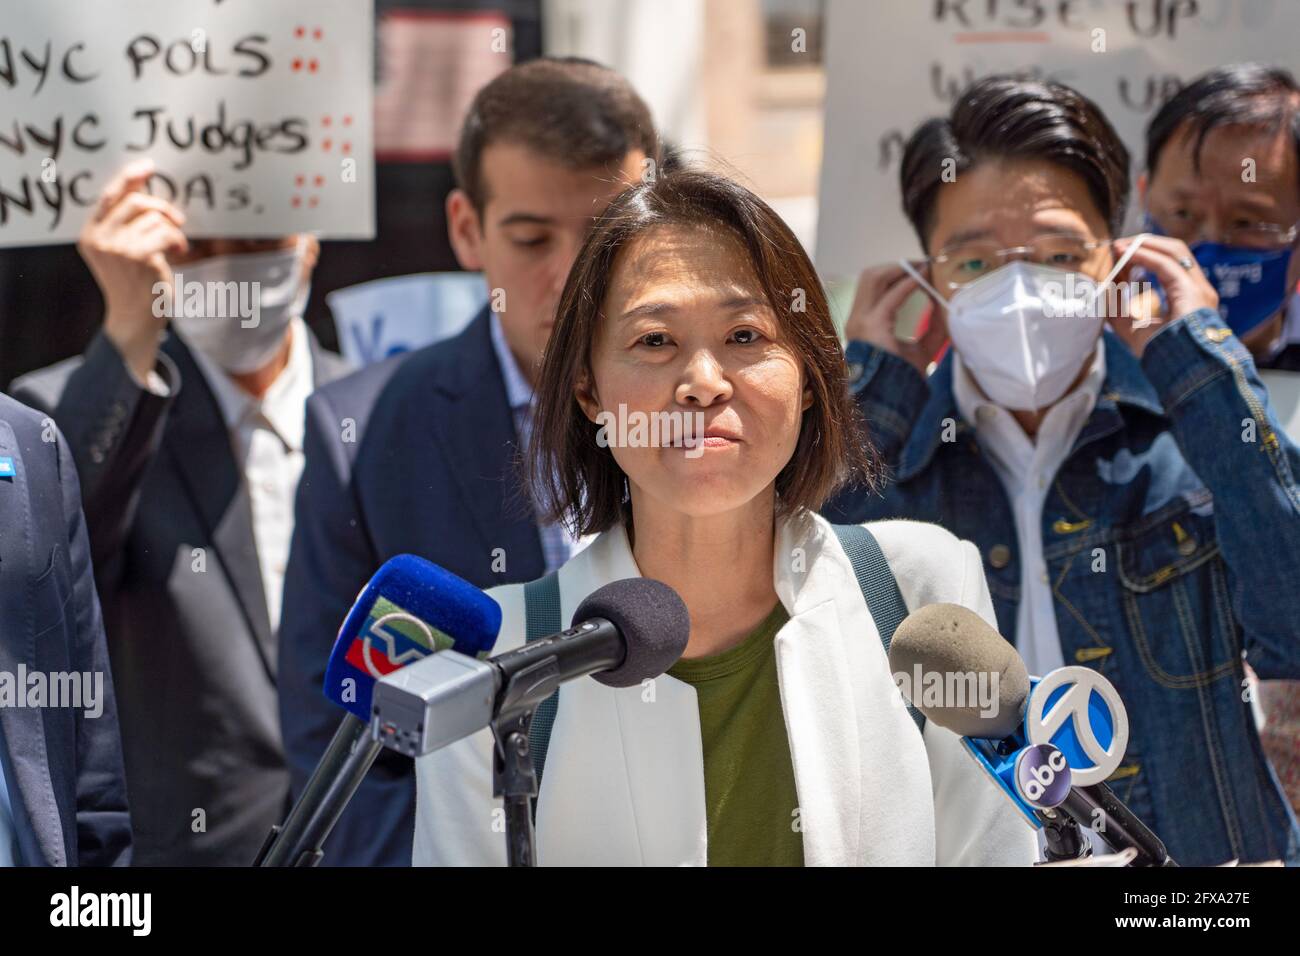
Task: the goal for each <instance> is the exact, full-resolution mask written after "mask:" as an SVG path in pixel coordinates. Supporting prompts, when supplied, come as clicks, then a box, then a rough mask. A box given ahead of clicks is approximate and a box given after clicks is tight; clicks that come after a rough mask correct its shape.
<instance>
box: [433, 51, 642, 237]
mask: <svg viewBox="0 0 1300 956" xmlns="http://www.w3.org/2000/svg"><path fill="white" fill-rule="evenodd" d="M498 142H510V143H518V144H519V145H522V146H525V147H527V148H528V149H530V150H532V151H533V152H535V153H538V154H539V155H541V156H545V157H546V158H548V159H553V160H557V161H559V162H562V163H564V164H565V165H566V166H569V167H571V168H573V169H591V168H594V167H598V166H603V165H606V164H609V163H618V162H620V161H622V159H623V157H625V156H626V155H627V154H628V153H630V152H632V151H633V150H634V149H640V150H641V151H642V152H644V153H645V154H646V156H647V157H649V158H651V159H653V160H655V161H656V162H657V161H658V159H659V138H658V135H657V134H656V133H655V128H654V120H653V119H652V118H651V116H650V109H649V107H647V106H646V104H645V102H644V101H643V100H642V99H641V97H639V96H638V95H637V93H636V91H635V90H633V89H632V85H631V84H630V83H628V81H627V80H625V79H624V78H623V77H622V76H620V75H619V74H618V73H615V72H614V71H613V70H611V69H609V68H607V67H604V66H601V65H600V64H599V63H595V62H593V61H591V60H585V59H582V58H580V57H562V58H560V57H543V58H541V59H536V60H529V61H528V62H526V63H521V64H520V65H518V66H514V67H511V68H510V69H508V70H506V71H505V72H504V73H502V74H501V75H500V76H498V77H496V78H495V79H494V80H492V82H490V83H488V84H487V86H485V87H483V88H482V89H481V90H479V91H478V94H477V95H476V96H475V97H474V102H473V103H472V104H470V108H469V113H468V114H467V115H466V116H465V122H464V124H463V125H462V126H461V131H460V142H459V143H458V144H457V146H456V155H455V157H454V158H453V160H452V166H453V169H454V170H455V173H456V182H457V184H458V185H459V186H460V188H461V189H463V190H464V191H465V192H466V193H467V194H468V195H469V198H470V201H471V202H472V203H473V204H474V208H475V209H477V210H478V211H479V212H480V213H481V212H482V211H483V207H484V206H485V205H486V204H487V198H488V197H487V193H486V188H485V184H484V182H483V175H482V173H483V171H482V168H481V164H482V158H483V150H484V149H486V148H487V147H488V146H489V145H490V144H492V143H498Z"/></svg>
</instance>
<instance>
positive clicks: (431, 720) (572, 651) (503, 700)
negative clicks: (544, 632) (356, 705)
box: [370, 578, 691, 757]
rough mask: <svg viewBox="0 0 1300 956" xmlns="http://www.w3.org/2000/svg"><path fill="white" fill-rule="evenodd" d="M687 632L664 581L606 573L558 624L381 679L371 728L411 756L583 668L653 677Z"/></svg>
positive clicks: (627, 681) (606, 676) (510, 712)
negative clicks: (535, 636) (503, 647)
mask: <svg viewBox="0 0 1300 956" xmlns="http://www.w3.org/2000/svg"><path fill="white" fill-rule="evenodd" d="M690 633H691V620H690V615H689V614H688V613H687V610H686V605H685V604H684V603H682V599H681V598H680V597H678V595H677V592H676V591H674V590H673V589H672V588H670V587H669V586H668V585H666V584H664V583H663V582H661V581H656V580H654V579H652V578H626V579H624V580H622V581H614V582H613V583H611V584H606V585H605V586H604V587H602V588H600V589H599V590H597V591H595V592H594V593H592V594H591V595H590V596H589V597H587V599H586V600H584V601H583V602H582V603H581V604H580V605H579V606H578V609H577V610H576V611H575V612H574V614H573V624H572V626H571V627H569V628H567V629H566V630H563V631H560V632H558V633H556V634H551V635H549V636H547V637H543V638H540V639H539V640H536V641H534V642H532V643H530V644H525V645H524V646H523V647H519V648H516V649H514V650H511V651H506V652H505V653H504V654H500V655H498V656H496V657H493V658H491V659H489V660H486V661H484V660H477V659H475V658H473V657H470V656H468V655H466V654H462V653H459V652H457V651H450V652H445V653H442V654H435V655H433V656H430V657H426V658H424V659H423V660H421V661H419V662H418V663H416V664H414V665H412V666H411V667H406V668H403V669H402V670H400V671H397V672H396V673H393V674H390V675H388V676H386V677H384V678H382V679H381V680H380V681H379V682H378V683H377V684H376V685H375V688H374V696H373V708H372V714H371V722H370V725H371V735H372V737H373V738H374V739H375V740H377V741H379V742H381V743H382V744H383V745H384V746H386V747H389V748H390V749H393V750H396V751H398V752H399V753H404V754H406V755H407V756H410V757H421V756H424V755H425V754H428V753H432V752H433V751H435V750H438V749H439V748H441V747H445V746H447V745H448V744H450V743H453V742H455V741H457V740H460V739H461V738H463V737H467V736H469V735H470V734H472V733H474V732H475V731H478V730H482V729H483V728H484V727H488V726H491V725H492V724H493V723H495V722H507V721H511V720H514V719H516V718H518V717H520V716H521V715H525V714H529V713H531V711H532V710H533V709H534V708H536V707H537V705H538V704H540V703H541V702H542V701H543V700H545V699H546V698H547V697H549V696H551V694H552V693H554V692H555V690H556V688H558V687H559V685H560V684H562V683H565V682H566V681H570V680H576V679H577V678H579V677H585V676H588V675H590V676H592V677H593V678H595V679H596V680H598V681H600V682H601V683H602V684H605V685H607V686H609V687H634V686H636V685H637V684H639V683H641V682H642V681H643V680H647V679H649V678H653V677H658V676H659V675H660V674H662V673H664V671H666V670H668V668H670V667H672V666H673V664H675V663H676V662H677V659H678V658H680V657H681V656H682V652H683V651H685V650H686V642H687V640H688V639H689V638H690Z"/></svg>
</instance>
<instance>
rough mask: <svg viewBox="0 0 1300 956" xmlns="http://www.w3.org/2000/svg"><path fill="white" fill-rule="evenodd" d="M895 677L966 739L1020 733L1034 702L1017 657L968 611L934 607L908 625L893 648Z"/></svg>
mask: <svg viewBox="0 0 1300 956" xmlns="http://www.w3.org/2000/svg"><path fill="white" fill-rule="evenodd" d="M889 669H890V670H891V671H892V672H893V674H894V680H895V681H896V682H897V683H898V685H899V689H900V690H902V691H903V696H904V697H907V698H908V699H909V700H911V702H912V704H913V706H915V707H916V709H917V710H919V711H921V713H923V714H925V716H926V718H927V719H929V720H933V721H934V722H935V723H936V724H938V725H939V726H940V727H946V728H947V729H948V730H951V731H952V732H953V733H955V734H959V735H960V736H963V737H984V738H998V739H1000V738H1002V737H1007V736H1010V735H1011V734H1013V733H1015V731H1016V729H1017V727H1018V726H1019V724H1020V721H1021V717H1022V715H1023V713H1024V707H1025V698H1026V697H1028V696H1029V674H1028V672H1026V670H1025V662H1024V661H1022V660H1021V659H1020V655H1019V654H1017V653H1016V649H1015V648H1014V647H1012V646H1011V644H1010V643H1009V642H1008V641H1007V640H1006V639H1005V638H1004V637H1002V635H1001V634H999V633H998V632H997V631H995V630H994V629H993V628H991V627H989V625H988V624H987V623H986V622H985V620H984V619H983V618H982V617H980V616H979V615H978V614H976V613H975V612H974V611H972V610H971V609H970V608H967V607H962V606H961V605H960V604H928V605H926V606H925V607H922V608H918V609H917V610H915V611H913V612H912V613H911V614H909V615H908V616H907V617H906V618H904V619H903V622H902V623H901V624H899V625H898V629H897V630H896V631H895V632H894V637H893V641H892V642H891V644H890V647H889Z"/></svg>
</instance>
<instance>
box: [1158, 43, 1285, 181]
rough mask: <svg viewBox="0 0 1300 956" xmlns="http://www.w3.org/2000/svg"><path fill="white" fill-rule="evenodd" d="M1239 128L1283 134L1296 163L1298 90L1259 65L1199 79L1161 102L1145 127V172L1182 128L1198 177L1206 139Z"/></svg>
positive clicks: (1281, 72) (1236, 66)
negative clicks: (1188, 138) (1227, 128)
mask: <svg viewBox="0 0 1300 956" xmlns="http://www.w3.org/2000/svg"><path fill="white" fill-rule="evenodd" d="M1184 124H1187V125H1186V127H1184ZM1239 125H1240V126H1257V127H1260V128H1262V129H1264V130H1266V131H1268V132H1270V133H1276V132H1278V131H1279V130H1282V129H1285V130H1287V131H1288V132H1289V133H1290V134H1291V142H1292V144H1293V146H1294V147H1295V150H1296V156H1297V158H1300V86H1297V85H1296V81H1295V77H1293V76H1292V75H1291V74H1290V73H1289V72H1287V71H1286V70H1282V69H1278V68H1276V67H1269V66H1263V65H1261V64H1259V63H1234V64H1232V65H1230V66H1221V67H1219V68H1218V69H1216V70H1211V71H1210V72H1208V73H1202V74H1201V75H1200V76H1198V77H1197V78H1196V79H1194V80H1192V82H1191V83H1189V84H1187V85H1186V86H1184V87H1183V88H1182V89H1181V90H1179V91H1178V92H1177V93H1176V94H1174V95H1173V96H1171V97H1170V98H1169V99H1168V100H1166V101H1165V103H1164V105H1163V106H1161V107H1160V110H1159V112H1157V113H1156V115H1155V117H1154V118H1153V119H1152V120H1151V122H1150V124H1149V125H1148V126H1147V172H1148V173H1149V174H1154V173H1155V171H1156V165H1157V164H1158V163H1159V162H1160V154H1161V153H1162V152H1163V151H1164V148H1165V146H1166V145H1168V143H1169V140H1170V139H1171V138H1172V137H1173V136H1174V134H1175V133H1178V132H1179V130H1183V129H1184V128H1185V130H1186V133H1184V134H1181V135H1190V136H1194V137H1195V140H1194V142H1193V144H1192V165H1193V167H1194V168H1195V169H1196V171H1197V172H1198V173H1199V172H1200V171H1201V150H1202V149H1203V148H1204V146H1205V138H1206V137H1207V136H1209V135H1210V133H1211V132H1213V131H1214V130H1216V129H1219V128H1220V127H1222V126H1239ZM1297 166H1298V167H1300V163H1297Z"/></svg>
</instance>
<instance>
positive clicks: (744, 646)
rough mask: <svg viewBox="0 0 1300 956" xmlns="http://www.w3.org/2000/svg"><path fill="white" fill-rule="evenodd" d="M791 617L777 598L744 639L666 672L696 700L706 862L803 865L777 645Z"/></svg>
mask: <svg viewBox="0 0 1300 956" xmlns="http://www.w3.org/2000/svg"><path fill="white" fill-rule="evenodd" d="M787 620H789V615H788V614H787V613H786V610H785V608H784V607H782V606H781V605H780V604H777V606H776V607H775V608H773V609H772V613H771V614H769V615H768V616H767V618H766V620H764V621H763V623H762V624H760V625H759V626H758V628H757V629H756V630H755V631H754V633H752V634H750V635H749V637H747V638H745V640H744V641H743V642H742V643H740V644H738V645H736V646H735V647H733V648H731V649H730V650H726V651H723V652H722V653H721V654H714V655H713V656H711V657H698V658H695V659H693V660H683V661H678V662H677V663H676V664H674V665H673V667H672V668H671V669H670V670H669V671H668V673H669V675H670V676H672V677H675V678H677V679H678V680H680V681H685V682H686V683H688V684H690V685H691V686H692V687H694V688H695V695H696V698H697V699H698V701H699V708H700V738H701V740H702V741H703V743H704V800H705V806H706V811H707V819H708V827H709V833H708V842H709V866H803V836H802V834H801V833H800V832H799V830H798V829H797V825H798V819H799V818H798V813H797V808H798V806H799V798H798V796H797V795H796V792H795V785H794V766H793V765H792V764H791V762H790V741H789V739H788V737H787V736H786V730H785V716H784V712H783V711H782V709H781V692H780V688H779V687H778V686H777V680H776V649H775V647H774V646H773V641H774V640H775V639H776V632H777V631H779V630H780V629H781V626H782V625H783V624H785V622H786V621H787Z"/></svg>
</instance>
